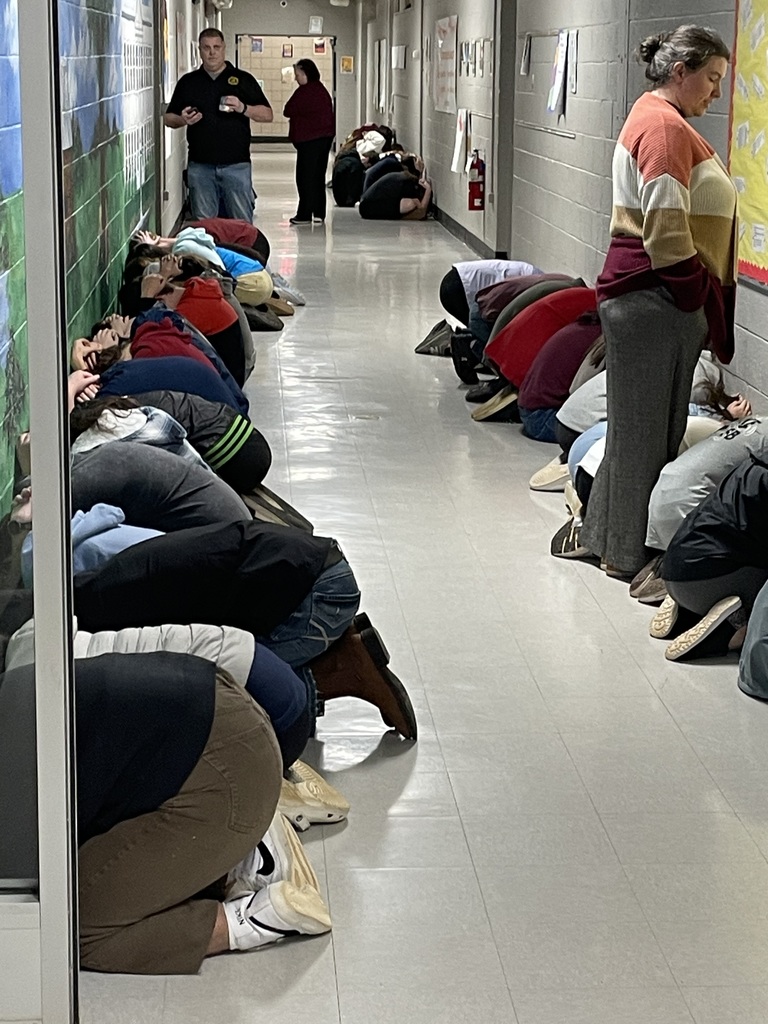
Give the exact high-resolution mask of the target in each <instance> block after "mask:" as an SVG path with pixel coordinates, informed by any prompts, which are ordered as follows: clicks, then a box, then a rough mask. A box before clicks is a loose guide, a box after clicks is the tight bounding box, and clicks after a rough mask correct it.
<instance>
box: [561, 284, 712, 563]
mask: <svg viewBox="0 0 768 1024" xmlns="http://www.w3.org/2000/svg"><path fill="white" fill-rule="evenodd" d="M600 322H601V324H602V327H603V334H604V336H605V342H606V371H607V374H606V385H607V396H608V435H607V439H606V447H605V457H604V458H603V462H602V465H601V466H600V469H599V470H598V472H597V475H596V476H595V483H594V486H593V487H592V493H591V495H590V499H589V507H588V509H587V515H586V518H585V520H584V526H583V528H582V531H581V538H580V539H581V543H582V544H583V545H584V546H585V547H586V548H588V549H589V550H590V551H591V552H592V553H593V554H595V555H599V556H600V558H601V559H602V560H603V561H604V562H607V563H608V564H609V565H611V566H614V567H615V568H616V569H619V570H622V571H624V572H627V573H635V572H638V571H639V570H640V569H641V568H642V567H643V565H645V563H646V562H647V560H648V559H647V554H646V549H645V536H646V528H647V525H648V501H649V498H650V496H651V491H652V490H653V488H654V485H655V484H656V481H657V480H658V478H659V474H660V473H661V470H662V468H663V467H664V466H665V465H666V463H667V462H670V461H671V460H672V459H674V458H675V457H676V456H677V450H678V448H679V447H680V442H681V441H682V439H683V434H684V433H685V428H686V422H687V417H688V404H689V402H690V394H691V385H692V382H693V373H694V369H695V367H696V362H697V360H698V358H699V355H700V354H701V350H702V348H703V347H704V344H705V342H706V340H707V333H708V330H707V321H706V316H705V315H704V310H703V309H700V310H697V311H696V312H695V313H684V312H683V311H682V310H680V309H678V308H677V306H675V304H674V302H673V301H672V296H671V295H670V294H669V292H668V291H667V290H666V288H652V289H648V290H646V291H636V292H629V293H628V294H627V295H620V296H618V297H617V298H615V299H608V300H607V301H606V302H602V303H601V304H600Z"/></svg>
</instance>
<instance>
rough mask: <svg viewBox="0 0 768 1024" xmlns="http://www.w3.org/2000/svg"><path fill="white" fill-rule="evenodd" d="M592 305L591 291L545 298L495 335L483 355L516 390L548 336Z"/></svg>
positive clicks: (577, 290)
mask: <svg viewBox="0 0 768 1024" xmlns="http://www.w3.org/2000/svg"><path fill="white" fill-rule="evenodd" d="M596 305H597V298H596V296H595V289H594V288H565V289H564V290H563V291H561V292H554V293H553V294H552V295H546V296H544V298H541V299H538V300H537V301H536V302H534V303H533V305H531V306H528V308H527V309H524V310H523V311H522V312H520V313H518V314H517V316H516V317H515V318H514V320H511V321H510V322H509V323H508V324H507V326H506V327H505V328H503V330H501V331H499V333H498V334H497V335H496V337H495V338H494V339H493V341H491V342H489V343H488V345H486V347H485V354H486V355H487V356H488V358H489V359H492V360H493V362H494V363H495V364H496V366H498V368H499V369H500V370H501V372H502V374H503V375H504V376H505V377H506V378H507V380H508V381H509V382H510V383H511V384H516V385H517V386H518V387H520V385H521V384H522V383H523V381H524V380H525V375H526V374H527V373H528V371H529V370H530V368H531V364H532V363H533V361H534V359H535V358H536V356H537V355H538V354H539V352H540V351H541V349H542V348H543V347H544V344H545V343H546V342H547V341H549V339H550V338H551V337H552V335H553V334H554V333H555V332H556V331H559V330H560V329H561V328H562V327H566V326H567V325H568V324H572V323H573V321H574V320H576V319H578V317H580V316H581V314H582V313H586V311H587V310H590V309H595V307H596Z"/></svg>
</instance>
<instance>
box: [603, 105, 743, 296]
mask: <svg viewBox="0 0 768 1024" xmlns="http://www.w3.org/2000/svg"><path fill="white" fill-rule="evenodd" d="M611 236H612V237H617V236H629V237H631V238H637V239H640V240H642V244H643V248H644V249H645V251H646V253H647V254H648V257H649V259H650V261H651V267H652V268H653V269H654V270H661V269H663V268H664V267H671V266H673V265H674V264H676V263H680V262H682V261H684V260H688V259H690V258H691V257H694V256H697V257H698V258H699V259H700V260H701V262H702V263H703V264H704V266H705V267H706V269H707V270H708V271H709V272H710V273H711V274H712V275H713V276H714V277H716V278H717V279H718V281H719V282H720V283H721V284H722V285H731V284H733V283H734V281H735V277H736V266H735V261H736V251H737V247H736V239H737V222H736V189H735V188H734V185H733V183H732V181H731V179H730V177H729V176H728V172H727V171H726V169H725V167H724V165H723V163H722V161H721V160H720V158H719V157H718V155H717V153H716V152H715V151H714V149H713V148H712V147H711V146H710V144H709V143H708V142H707V141H706V140H705V139H703V138H702V137H701V136H700V135H699V133H698V132H697V131H695V129H694V128H692V127H691V125H690V124H688V122H687V121H686V120H685V118H684V117H683V116H682V115H681V114H680V112H679V111H678V110H677V108H676V107H674V106H673V105H672V104H671V103H669V102H667V100H665V99H662V97H661V96H658V95H657V94H656V93H653V92H649V93H645V94H644V95H643V96H641V97H640V99H638V100H637V102H636V103H635V104H634V106H633V107H632V110H631V111H630V114H629V117H628V118H627V120H626V121H625V123H624V127H623V128H622V130H621V134H620V135H619V140H618V142H617V144H616V150H615V152H614V157H613V215H612V218H611Z"/></svg>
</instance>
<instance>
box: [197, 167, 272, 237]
mask: <svg viewBox="0 0 768 1024" xmlns="http://www.w3.org/2000/svg"><path fill="white" fill-rule="evenodd" d="M187 187H188V188H189V203H190V207H191V209H192V220H201V219H202V218H203V217H228V218H230V219H231V220H247V221H248V222H249V223H252V222H253V208H254V200H255V198H256V196H255V193H254V191H253V182H252V180H251V164H250V161H249V162H248V163H242V164H197V163H190V164H189V166H188V167H187Z"/></svg>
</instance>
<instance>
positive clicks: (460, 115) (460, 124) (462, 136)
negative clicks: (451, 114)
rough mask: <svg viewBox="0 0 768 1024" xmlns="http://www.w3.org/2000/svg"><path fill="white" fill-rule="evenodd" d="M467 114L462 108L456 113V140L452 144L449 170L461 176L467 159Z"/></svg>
mask: <svg viewBox="0 0 768 1024" xmlns="http://www.w3.org/2000/svg"><path fill="white" fill-rule="evenodd" d="M467 114H468V111H467V110H466V109H465V108H464V107H459V109H458V110H457V111H456V138H455V140H454V144H453V160H452V161H451V170H452V171H453V172H454V174H461V172H462V171H463V170H464V165H465V163H466V159H467Z"/></svg>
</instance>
